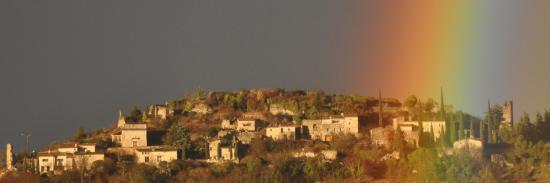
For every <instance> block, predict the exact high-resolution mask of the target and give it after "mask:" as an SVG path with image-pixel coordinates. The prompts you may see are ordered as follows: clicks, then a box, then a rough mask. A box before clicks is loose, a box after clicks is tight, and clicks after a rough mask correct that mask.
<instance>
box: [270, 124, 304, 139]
mask: <svg viewBox="0 0 550 183" xmlns="http://www.w3.org/2000/svg"><path fill="white" fill-rule="evenodd" d="M301 129H302V128H301V127H300V126H296V125H281V126H279V125H277V126H271V127H267V128H266V129H265V135H266V136H267V137H270V138H272V139H273V140H285V139H287V140H297V139H299V138H300V134H301Z"/></svg>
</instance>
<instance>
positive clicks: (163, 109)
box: [147, 104, 174, 120]
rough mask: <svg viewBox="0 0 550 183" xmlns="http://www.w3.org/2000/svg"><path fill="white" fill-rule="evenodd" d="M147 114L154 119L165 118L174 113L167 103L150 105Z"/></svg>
mask: <svg viewBox="0 0 550 183" xmlns="http://www.w3.org/2000/svg"><path fill="white" fill-rule="evenodd" d="M147 114H148V115H149V116H150V117H152V118H155V119H162V120H165V119H166V118H168V117H170V116H173V115H174V109H170V108H169V107H168V106H167V105H160V104H156V105H151V106H149V111H148V112H147Z"/></svg>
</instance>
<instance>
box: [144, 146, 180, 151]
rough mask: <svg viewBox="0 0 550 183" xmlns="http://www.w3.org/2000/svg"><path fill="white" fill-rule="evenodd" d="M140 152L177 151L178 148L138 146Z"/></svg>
mask: <svg viewBox="0 0 550 183" xmlns="http://www.w3.org/2000/svg"><path fill="white" fill-rule="evenodd" d="M136 151H138V152H169V151H177V149H176V148H172V147H146V148H138V149H136Z"/></svg>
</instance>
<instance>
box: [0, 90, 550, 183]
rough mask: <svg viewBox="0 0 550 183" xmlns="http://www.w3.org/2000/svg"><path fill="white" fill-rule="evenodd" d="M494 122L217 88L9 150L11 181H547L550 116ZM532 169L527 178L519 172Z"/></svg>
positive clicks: (507, 107) (442, 110)
mask: <svg viewBox="0 0 550 183" xmlns="http://www.w3.org/2000/svg"><path fill="white" fill-rule="evenodd" d="M513 111H514V109H513V102H512V101H507V102H505V103H504V104H503V105H502V106H501V105H499V104H496V105H491V104H490V103H489V104H488V110H487V114H486V116H485V118H484V119H482V118H478V117H475V116H472V115H469V114H467V113H464V112H462V111H455V110H454V109H453V107H452V106H451V105H445V100H444V93H443V91H441V96H440V98H439V99H438V100H434V99H428V100H426V101H420V100H419V99H418V98H417V97H415V96H410V97H408V98H406V99H405V100H404V101H403V102H400V101H399V100H397V99H392V98H384V97H382V93H380V94H379V96H378V97H363V96H358V95H340V94H326V93H324V92H321V91H301V90H295V91H285V90H282V89H253V90H240V91H235V92H207V91H204V90H202V89H200V88H199V89H197V90H196V91H195V92H194V94H193V95H192V96H185V97H183V98H182V99H178V100H170V101H167V102H166V103H164V104H155V105H150V106H147V107H146V108H144V109H140V108H138V107H135V108H134V109H132V110H131V111H130V112H128V113H124V112H122V111H119V112H118V116H113V119H114V120H113V123H112V127H109V128H104V129H99V130H92V131H88V132H86V131H85V130H84V129H79V130H77V132H76V133H75V135H74V137H73V138H72V139H70V140H67V141H64V142H58V143H54V144H52V145H49V146H47V147H45V148H43V149H41V150H39V151H36V152H28V153H20V154H18V155H15V154H14V153H13V147H12V146H11V145H10V144H8V145H7V146H6V157H5V160H4V162H5V164H6V167H5V168H4V169H3V170H2V175H0V176H2V178H0V182H1V181H4V182H6V181H30V182H32V181H36V182H65V181H69V182H318V181H324V182H332V181H338V180H346V181H351V182H367V181H379V182H441V181H448V182H503V181H510V182H515V181H521V180H543V178H544V177H545V176H550V174H548V173H549V172H547V171H541V170H539V169H537V167H542V166H546V165H547V164H548V162H549V161H550V158H549V156H548V155H550V153H549V152H550V151H548V149H549V148H548V145H547V144H546V143H545V142H546V140H547V139H546V137H545V136H548V135H546V133H547V132H550V112H549V111H546V113H544V116H543V115H542V114H538V115H537V119H536V121H535V122H533V123H532V122H531V121H530V119H529V116H528V115H527V114H524V115H523V116H522V117H521V119H520V121H519V122H514V114H513ZM518 170H522V171H521V172H517V171H518Z"/></svg>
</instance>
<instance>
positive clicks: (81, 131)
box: [74, 127, 86, 141]
mask: <svg viewBox="0 0 550 183" xmlns="http://www.w3.org/2000/svg"><path fill="white" fill-rule="evenodd" d="M84 138H86V131H85V130H84V127H80V128H78V130H76V132H75V133H74V139H75V140H79V141H81V140H83V139H84Z"/></svg>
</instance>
